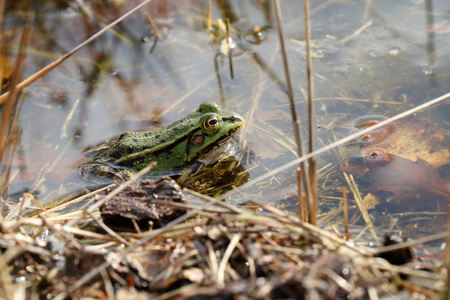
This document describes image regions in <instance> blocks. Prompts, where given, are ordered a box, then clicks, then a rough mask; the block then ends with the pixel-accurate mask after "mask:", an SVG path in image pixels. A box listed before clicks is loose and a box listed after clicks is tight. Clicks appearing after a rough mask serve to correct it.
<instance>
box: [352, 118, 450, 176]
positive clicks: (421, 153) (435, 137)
mask: <svg viewBox="0 0 450 300" xmlns="http://www.w3.org/2000/svg"><path fill="white" fill-rule="evenodd" d="M373 124H374V123H372V122H368V123H367V125H366V127H370V126H372V125H373ZM443 139H444V134H443V133H442V131H440V130H439V129H438V128H437V127H436V126H435V125H433V123H432V122H431V121H430V120H429V119H426V118H423V119H419V118H417V117H416V116H410V117H408V118H404V119H401V120H399V121H397V122H394V123H391V124H388V125H386V126H384V127H383V128H381V129H380V130H378V131H375V132H372V133H369V134H368V135H366V136H364V137H363V139H362V142H361V144H362V145H361V155H362V156H363V157H370V156H371V155H373V154H374V153H376V154H379V155H381V156H383V157H386V155H388V154H393V155H396V156H400V157H403V158H406V159H409V160H411V161H413V162H415V161H416V160H417V159H419V158H420V159H422V160H425V161H426V162H428V163H429V164H430V165H432V166H434V167H436V168H439V167H440V166H442V165H444V164H446V163H448V162H449V161H450V152H449V151H448V150H447V149H440V150H437V151H433V150H434V148H435V147H436V146H437V145H438V144H439V143H441V142H442V140H443Z"/></svg>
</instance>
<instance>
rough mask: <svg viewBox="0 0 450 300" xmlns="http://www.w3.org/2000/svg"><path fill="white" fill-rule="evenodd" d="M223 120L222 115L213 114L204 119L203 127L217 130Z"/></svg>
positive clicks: (208, 129)
mask: <svg viewBox="0 0 450 300" xmlns="http://www.w3.org/2000/svg"><path fill="white" fill-rule="evenodd" d="M222 122H223V121H222V118H221V117H220V116H218V115H216V114H211V115H209V116H207V117H206V118H205V119H204V120H203V121H202V127H203V129H205V130H207V131H211V132H217V131H219V130H220V128H221V127H222Z"/></svg>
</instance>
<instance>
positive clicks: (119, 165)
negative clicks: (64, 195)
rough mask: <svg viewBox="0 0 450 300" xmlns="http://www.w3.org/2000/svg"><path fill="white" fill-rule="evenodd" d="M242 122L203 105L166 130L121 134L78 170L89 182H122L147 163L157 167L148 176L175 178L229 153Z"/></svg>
mask: <svg viewBox="0 0 450 300" xmlns="http://www.w3.org/2000/svg"><path fill="white" fill-rule="evenodd" d="M243 125H244V119H243V118H242V117H241V116H240V115H238V114H237V113H235V112H232V111H227V110H222V109H220V107H219V106H218V105H217V104H216V103H214V102H203V103H202V104H200V107H199V108H198V109H197V110H196V111H195V112H193V113H190V114H189V115H187V116H186V117H184V118H183V119H181V120H178V121H176V122H174V123H172V124H171V125H169V126H167V127H163V128H161V129H157V130H153V131H147V132H139V131H137V132H125V133H123V134H122V135H121V136H120V137H119V138H118V139H116V140H112V141H110V142H108V143H104V144H102V145H100V146H98V147H96V148H94V149H92V150H90V151H89V152H87V153H86V156H88V157H90V158H91V159H90V160H88V161H87V162H85V163H84V164H82V165H81V166H79V167H78V171H79V173H80V174H81V176H82V177H83V178H84V179H87V180H89V181H98V180H96V179H99V178H102V179H103V180H102V181H105V180H107V179H109V180H111V179H112V180H125V179H128V178H130V177H133V176H134V174H135V172H137V171H139V170H141V169H143V168H144V167H146V166H147V165H148V164H149V163H150V162H153V161H154V162H156V163H157V165H156V167H155V168H153V169H152V170H151V171H150V172H149V174H148V175H169V176H170V175H176V174H180V173H182V172H184V170H186V169H188V170H190V171H192V170H194V169H198V168H199V166H202V165H205V164H208V163H212V162H214V160H217V159H218V158H219V157H220V156H221V155H222V154H224V153H226V152H227V151H228V150H229V149H230V143H229V142H230V141H231V138H232V137H234V136H235V135H236V134H237V133H238V132H239V131H240V130H241V129H242V127H243Z"/></svg>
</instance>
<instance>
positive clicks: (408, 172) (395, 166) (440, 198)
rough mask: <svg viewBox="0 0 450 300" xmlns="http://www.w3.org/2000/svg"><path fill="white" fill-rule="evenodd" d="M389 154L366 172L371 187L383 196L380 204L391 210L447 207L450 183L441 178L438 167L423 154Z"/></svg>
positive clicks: (370, 189)
mask: <svg viewBox="0 0 450 300" xmlns="http://www.w3.org/2000/svg"><path fill="white" fill-rule="evenodd" d="M386 157H387V159H386V160H385V161H379V163H378V165H375V164H373V165H371V167H370V170H369V172H367V173H366V175H365V176H366V178H368V179H369V180H370V181H371V182H372V185H371V186H370V187H369V189H368V191H369V192H371V193H374V194H376V195H377V196H379V197H380V198H382V199H381V200H383V201H382V204H380V206H381V208H382V207H389V210H390V211H391V212H392V211H416V210H429V209H433V210H436V209H437V208H439V207H440V208H441V209H445V208H446V206H447V199H448V197H449V196H450V183H449V182H445V181H443V180H441V179H440V178H439V174H438V172H437V170H436V168H434V167H433V166H432V165H430V164H429V163H428V162H426V161H425V160H423V159H420V158H418V159H417V161H411V160H409V159H405V158H402V157H400V156H396V155H393V154H388V155H387V156H386ZM380 206H379V207H380Z"/></svg>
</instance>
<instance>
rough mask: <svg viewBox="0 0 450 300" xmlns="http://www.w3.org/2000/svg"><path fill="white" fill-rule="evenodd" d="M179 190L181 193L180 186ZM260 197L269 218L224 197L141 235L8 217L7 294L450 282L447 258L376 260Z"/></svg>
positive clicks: (375, 287) (318, 290)
mask: <svg viewBox="0 0 450 300" xmlns="http://www.w3.org/2000/svg"><path fill="white" fill-rule="evenodd" d="M167 184H169V186H171V187H170V188H169V190H170V189H173V185H172V184H171V183H170V182H168V180H167V179H161V180H159V181H156V182H155V181H150V180H149V181H147V180H143V182H142V183H141V184H140V185H136V186H133V187H132V188H130V189H129V190H128V191H127V192H125V194H135V195H138V199H143V198H141V197H142V195H141V193H142V190H143V189H148V190H152V188H155V187H157V186H165V185H167ZM144 186H152V188H146V187H144ZM152 191H154V190H152ZM172 193H175V195H178V190H177V189H173V191H171V192H169V194H172ZM151 195H152V194H151ZM123 197H125V196H123ZM204 197H205V198H207V197H206V196H204ZM172 199H173V198H172ZM252 202H253V204H254V205H259V206H260V208H261V209H262V210H263V211H264V214H261V213H260V211H261V210H257V211H255V210H245V209H244V208H236V207H232V206H229V207H228V206H226V205H220V204H221V203H220V202H219V203H217V202H215V203H216V204H215V205H216V206H217V207H215V208H214V210H216V212H212V211H214V210H211V209H209V210H206V208H205V209H196V210H197V212H196V213H195V214H193V215H192V218H190V219H188V220H187V221H186V222H184V223H179V222H178V224H176V225H173V224H175V223H173V222H172V223H168V224H166V225H164V226H162V227H161V228H160V229H152V230H150V231H146V232H142V233H141V234H136V233H132V232H122V233H115V235H110V234H98V233H95V232H92V231H85V230H82V229H80V228H83V227H84V226H86V225H89V224H91V225H92V224H94V223H92V221H93V219H92V217H91V218H88V219H83V220H80V221H79V224H77V225H76V227H71V226H68V225H64V222H65V218H64V216H61V217H58V218H55V219H53V218H52V217H50V216H49V217H45V215H44V214H41V215H40V216H39V217H32V218H22V219H17V220H13V221H7V222H3V223H2V226H1V238H0V245H1V248H2V250H3V251H4V254H3V256H2V264H4V265H7V266H8V268H4V269H3V273H2V275H1V277H0V278H1V280H2V283H3V285H2V286H1V287H0V294H1V295H3V296H4V295H8V293H9V292H8V291H9V290H11V291H12V290H16V291H17V290H20V291H22V292H23V293H27V295H30V297H31V298H33V297H35V298H49V297H50V298H57V299H64V298H66V297H68V296H70V297H75V298H77V297H78V298H81V297H92V298H107V297H111V296H112V294H111V293H113V294H115V297H116V299H128V298H130V297H131V295H132V297H141V298H153V297H161V298H162V299H168V298H174V297H182V298H186V299H194V298H195V299H197V298H199V297H205V298H218V297H220V298H234V297H238V296H239V297H243V298H246V299H261V298H266V299H274V298H296V299H299V298H305V297H316V298H317V299H337V298H353V299H367V298H368V297H369V296H368V295H369V294H370V295H377V296H378V297H383V296H388V295H389V296H391V295H403V296H404V297H410V296H411V295H412V294H413V293H419V294H422V295H426V296H427V297H429V296H430V297H433V298H435V297H437V296H438V295H439V293H440V292H441V291H442V290H443V289H444V287H445V282H444V280H445V278H446V277H445V276H446V274H445V269H444V268H442V266H441V264H439V265H437V264H436V265H434V266H431V267H428V268H427V269H426V270H420V271H418V270H415V268H416V267H417V265H418V264H419V263H420V262H418V261H416V262H415V264H414V265H412V266H407V265H402V266H394V265H391V264H390V263H389V262H388V261H386V260H385V259H382V258H379V257H373V254H374V253H375V252H374V251H373V250H372V249H369V248H366V247H364V246H362V245H355V244H354V243H353V242H348V241H346V240H344V239H341V238H339V237H337V236H335V235H334V234H332V233H329V232H327V231H325V230H322V229H320V228H317V227H314V226H312V225H310V224H307V223H303V222H301V221H300V220H298V219H297V218H295V217H292V216H290V215H288V214H286V213H284V212H282V211H280V210H278V209H276V208H274V207H271V206H268V205H263V204H261V203H259V204H258V202H256V201H252ZM172 203H173V204H172ZM177 203H179V202H169V201H168V202H167V204H165V205H164V206H165V207H169V206H171V205H179V204H177ZM186 209H187V210H188V211H190V212H191V213H192V212H194V211H193V210H192V209H194V208H192V207H189V206H186ZM181 217H184V216H181ZM175 221H176V220H175ZM73 235H76V236H78V238H74V236H73ZM117 237H119V239H118V238H117ZM398 246H399V247H400V248H402V246H401V244H399V245H398ZM405 248H406V247H405ZM407 249H409V248H407ZM409 259H411V257H409ZM409 259H408V261H409ZM405 262H406V261H405ZM400 275H407V276H400ZM421 282H424V284H421ZM9 295H11V294H9Z"/></svg>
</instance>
